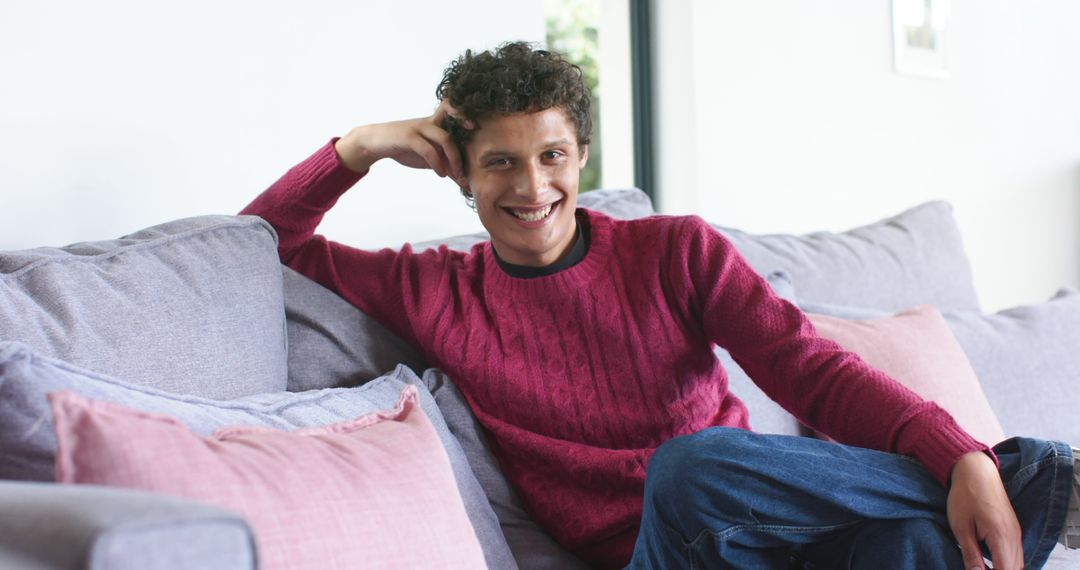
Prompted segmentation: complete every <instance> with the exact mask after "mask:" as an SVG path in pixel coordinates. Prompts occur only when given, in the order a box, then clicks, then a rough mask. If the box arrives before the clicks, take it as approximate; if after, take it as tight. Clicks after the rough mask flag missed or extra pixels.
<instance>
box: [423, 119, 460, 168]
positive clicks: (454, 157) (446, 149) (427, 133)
mask: <svg viewBox="0 0 1080 570" xmlns="http://www.w3.org/2000/svg"><path fill="white" fill-rule="evenodd" d="M420 136H422V137H424V138H425V139H427V141H428V142H429V143H431V144H432V146H435V147H437V148H438V149H439V150H440V151H441V152H442V155H443V156H444V157H445V158H446V160H447V164H448V165H449V166H450V172H451V173H452V174H453V175H454V179H455V180H457V179H461V178H464V177H465V168H464V166H463V164H462V161H461V153H460V152H458V147H457V145H456V144H454V139H453V138H451V137H450V133H448V132H446V131H444V130H443V129H442V128H440V127H436V126H435V125H426V126H425V127H424V128H422V129H420Z"/></svg>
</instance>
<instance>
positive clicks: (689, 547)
mask: <svg viewBox="0 0 1080 570" xmlns="http://www.w3.org/2000/svg"><path fill="white" fill-rule="evenodd" d="M859 522H860V521H859V520H853V521H849V522H845V523H840V524H834V525H824V526H792V525H780V524H738V525H732V526H729V527H727V528H725V529H724V530H721V531H719V532H717V531H713V530H710V529H707V528H706V529H701V532H699V533H698V534H697V536H696V537H694V540H692V541H690V542H686V541H685V540H684V541H683V544H684V547H685V550H686V559H687V560H688V561H689V562H690V570H695V568H696V567H697V565H696V564H695V563H694V559H695V558H696V557H695V556H694V551H695V550H696V547H697V545H698V543H699V542H701V541H702V540H703V539H705V538H706V537H709V536H711V537H712V538H713V539H714V540H718V541H720V542H723V541H726V540H727V539H728V538H730V537H731V535H734V534H736V533H739V532H742V531H745V530H754V531H764V532H767V533H769V534H793V533H814V532H833V531H837V530H843V529H846V528H850V527H853V526H855V525H857V524H859ZM680 536H681V535H680Z"/></svg>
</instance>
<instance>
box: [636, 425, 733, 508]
mask: <svg viewBox="0 0 1080 570" xmlns="http://www.w3.org/2000/svg"><path fill="white" fill-rule="evenodd" d="M752 437H753V434H752V433H751V432H748V431H746V430H742V429H738V428H726V427H716V428H709V429H705V430H702V431H700V432H697V433H694V434H691V435H684V436H680V437H676V438H673V439H671V440H668V441H666V442H664V444H663V445H661V446H660V447H659V448H657V450H656V452H655V453H654V454H653V456H652V459H650V460H649V466H648V469H647V471H646V475H645V502H646V504H647V505H649V504H651V505H652V506H653V507H658V508H660V509H661V510H663V509H668V510H676V509H682V506H683V505H687V506H688V507H689V508H690V509H694V505H695V504H696V505H698V506H700V505H701V501H706V502H708V503H713V504H714V505H715V504H716V503H717V502H718V501H721V500H722V499H723V495H724V489H725V488H731V487H732V486H733V485H734V486H737V484H736V483H735V481H736V480H737V479H738V475H737V474H736V473H737V472H739V471H743V470H745V468H746V466H745V465H742V464H741V461H740V457H745V455H744V454H743V453H740V451H739V449H740V448H741V447H743V446H745V445H747V443H748V442H747V439H748V438H752ZM718 483H720V484H718Z"/></svg>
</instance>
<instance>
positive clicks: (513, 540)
mask: <svg viewBox="0 0 1080 570" xmlns="http://www.w3.org/2000/svg"><path fill="white" fill-rule="evenodd" d="M423 381H424V384H425V385H426V386H427V388H428V390H430V391H431V394H432V395H433V396H435V402H436V403H437V404H438V405H439V409H440V410H441V411H442V414H443V417H444V418H445V419H446V425H447V426H449V427H450V433H452V434H454V437H456V438H457V440H458V441H459V442H460V443H461V448H462V449H463V450H464V451H465V457H466V458H467V459H468V460H469V465H470V466H471V467H472V471H473V473H474V474H475V475H476V478H477V480H479V481H480V486H481V487H483V488H484V493H486V494H487V499H488V501H489V502H490V503H491V507H492V509H494V510H495V515H496V516H497V517H498V518H499V524H500V525H501V526H502V531H503V535H504V536H505V537H506V542H507V544H509V545H510V550H511V552H513V553H514V558H515V559H516V560H517V563H518V566H520V567H521V568H527V569H528V570H585V569H587V568H588V565H586V564H585V563H584V562H582V561H581V560H580V559H578V558H577V557H576V556H574V555H573V554H571V553H570V552H569V551H567V550H566V549H564V548H563V547H562V546H560V545H559V543H557V542H555V539H553V538H551V536H550V535H549V534H548V533H547V532H545V531H544V529H542V528H540V525H538V524H536V522H535V521H533V519H532V517H531V516H529V514H528V513H527V512H525V507H524V505H522V503H521V499H520V498H518V495H517V493H516V492H515V491H514V488H513V487H511V486H510V482H509V481H507V480H506V477H504V476H503V474H502V470H500V469H499V464H498V461H496V459H495V456H494V455H492V453H491V449H490V448H489V447H488V443H487V439H486V437H485V435H484V430H483V428H482V427H481V426H480V424H479V422H477V421H476V417H475V416H473V413H472V410H471V409H470V408H469V404H468V403H467V402H466V401H465V397H464V396H462V395H461V392H459V391H458V389H457V386H455V385H454V383H453V381H451V380H450V377H449V376H447V375H446V374H445V373H444V372H442V371H441V370H436V369H434V368H432V369H429V370H426V371H424V374H423Z"/></svg>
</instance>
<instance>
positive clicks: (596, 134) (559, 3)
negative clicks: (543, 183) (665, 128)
mask: <svg viewBox="0 0 1080 570" xmlns="http://www.w3.org/2000/svg"><path fill="white" fill-rule="evenodd" d="M544 15H545V20H546V24H547V45H548V49H551V50H553V51H557V52H559V53H561V54H563V55H564V56H565V57H566V58H567V59H568V60H570V61H571V62H573V63H574V64H576V65H577V66H578V67H580V68H581V72H582V75H583V76H584V78H585V85H587V86H588V87H589V90H590V91H591V92H592V121H593V129H592V136H591V139H592V142H591V143H590V144H589V162H588V164H587V165H586V166H585V168H584V169H583V170H582V171H581V190H582V191H586V190H593V189H596V188H599V187H600V184H601V179H600V164H601V157H602V154H601V148H600V89H599V87H600V81H599V79H600V72H599V67H598V65H597V54H598V52H599V44H598V42H597V37H598V35H599V34H598V30H597V28H598V23H599V21H600V7H599V5H598V4H597V2H596V0H545V1H544Z"/></svg>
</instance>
